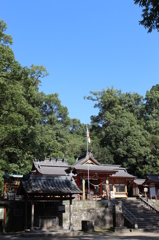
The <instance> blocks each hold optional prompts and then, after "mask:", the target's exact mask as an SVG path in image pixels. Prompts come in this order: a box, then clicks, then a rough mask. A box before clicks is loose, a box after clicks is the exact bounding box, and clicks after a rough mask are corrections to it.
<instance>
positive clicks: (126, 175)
mask: <svg viewBox="0 0 159 240" xmlns="http://www.w3.org/2000/svg"><path fill="white" fill-rule="evenodd" d="M116 170H117V172H116V173H115V174H113V175H112V176H111V177H124V178H135V176H133V175H131V174H129V173H128V172H127V171H126V170H125V169H120V168H119V169H116Z"/></svg>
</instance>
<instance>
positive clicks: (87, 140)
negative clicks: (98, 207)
mask: <svg viewBox="0 0 159 240" xmlns="http://www.w3.org/2000/svg"><path fill="white" fill-rule="evenodd" d="M87 159H88V128H87ZM88 160H89V159H88ZM89 194H90V185H89V162H88V197H89Z"/></svg>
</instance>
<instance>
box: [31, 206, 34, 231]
mask: <svg viewBox="0 0 159 240" xmlns="http://www.w3.org/2000/svg"><path fill="white" fill-rule="evenodd" d="M31 230H32V231H33V230H34V203H33V202H32V203H31Z"/></svg>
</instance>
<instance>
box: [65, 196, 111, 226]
mask: <svg viewBox="0 0 159 240" xmlns="http://www.w3.org/2000/svg"><path fill="white" fill-rule="evenodd" d="M63 204H64V205H65V213H64V214H63V228H64V229H68V228H69V201H64V202H63ZM113 213H114V208H113V206H112V205H111V204H110V202H108V201H87V200H86V201H78V200H73V202H72V222H73V228H74V230H81V228H82V227H81V225H82V220H93V221H94V226H95V230H98V229H109V228H111V227H113Z"/></svg>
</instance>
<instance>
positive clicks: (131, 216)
mask: <svg viewBox="0 0 159 240" xmlns="http://www.w3.org/2000/svg"><path fill="white" fill-rule="evenodd" d="M114 201H115V202H116V203H119V201H118V200H117V199H114ZM122 211H123V215H124V217H125V218H126V219H127V220H128V221H129V222H130V223H131V224H132V225H133V226H134V227H135V228H138V224H137V218H136V217H135V216H134V214H132V212H130V211H129V210H128V209H127V208H126V207H125V206H124V205H122Z"/></svg>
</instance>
